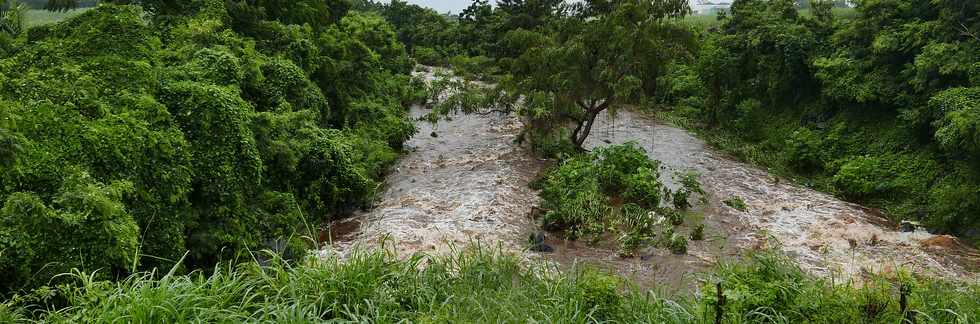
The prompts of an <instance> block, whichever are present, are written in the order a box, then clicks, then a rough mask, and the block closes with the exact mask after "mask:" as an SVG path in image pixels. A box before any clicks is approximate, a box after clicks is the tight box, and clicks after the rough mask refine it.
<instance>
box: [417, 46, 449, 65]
mask: <svg viewBox="0 0 980 324" xmlns="http://www.w3.org/2000/svg"><path fill="white" fill-rule="evenodd" d="M412 52H413V55H412V57H414V58H415V60H416V61H418V62H419V64H422V65H428V66H440V65H443V64H445V63H444V62H445V59H444V58H443V55H442V54H440V53H439V51H437V50H436V49H434V48H431V47H422V46H416V47H415V48H412Z"/></svg>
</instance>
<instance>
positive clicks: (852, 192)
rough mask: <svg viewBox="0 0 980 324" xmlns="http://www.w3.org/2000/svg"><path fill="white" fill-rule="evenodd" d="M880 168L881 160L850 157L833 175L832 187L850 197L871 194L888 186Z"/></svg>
mask: <svg viewBox="0 0 980 324" xmlns="http://www.w3.org/2000/svg"><path fill="white" fill-rule="evenodd" d="M881 168H882V166H881V162H880V161H879V160H878V159H877V158H874V157H870V156H857V157H854V158H851V159H849V160H847V162H845V163H844V164H843V165H842V166H841V167H840V170H838V171H837V174H836V175H834V188H835V189H836V190H837V191H838V192H839V193H840V194H841V195H843V196H845V197H848V198H852V199H861V198H866V197H868V196H871V195H873V194H875V193H878V192H880V191H882V190H885V188H886V187H887V186H888V177H887V176H886V175H885V174H883V173H882V172H881Z"/></svg>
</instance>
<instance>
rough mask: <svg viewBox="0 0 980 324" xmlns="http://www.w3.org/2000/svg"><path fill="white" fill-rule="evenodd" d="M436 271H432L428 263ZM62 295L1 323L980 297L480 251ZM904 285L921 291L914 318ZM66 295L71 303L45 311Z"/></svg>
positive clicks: (877, 283)
mask: <svg viewBox="0 0 980 324" xmlns="http://www.w3.org/2000/svg"><path fill="white" fill-rule="evenodd" d="M423 264H424V266H423ZM70 276H71V277H72V278H74V279H76V280H78V281H79V282H81V284H80V285H79V286H78V287H75V288H72V287H60V288H57V289H51V290H46V291H43V292H38V293H36V294H32V295H25V296H19V297H17V298H14V299H13V300H11V301H8V302H6V303H3V304H0V321H3V322H14V323H16V322H28V321H36V320H43V321H45V322H54V323H75V322H92V321H95V322H99V321H105V320H107V319H125V320H127V321H132V322H142V323H161V322H166V323H171V322H185V321H187V322H194V321H204V322H302V323H306V322H320V321H330V320H342V321H358V322H366V321H367V322H396V321H410V322H467V323H477V322H563V323H586V322H622V323H707V322H713V321H714V320H715V318H716V315H717V309H719V308H717V307H716V305H717V304H718V301H717V295H716V294H715V292H716V287H715V284H714V283H716V282H717V283H720V284H721V286H722V289H723V296H725V302H724V303H723V305H722V306H721V307H720V309H721V311H722V312H721V317H722V319H723V322H724V323H759V322H771V323H807V322H810V323H898V322H901V321H902V319H903V318H908V316H914V317H915V321H916V322H917V323H974V322H976V321H977V320H978V319H980V313H978V311H980V304H978V302H980V288H978V287H977V286H966V287H963V286H954V285H951V284H949V283H944V282H937V281H931V280H917V279H914V278H909V277H906V276H898V277H876V278H874V279H873V280H871V281H869V282H867V283H865V284H863V285H852V284H840V283H837V284H836V285H835V284H833V283H831V282H830V281H826V280H821V279H816V278H814V277H811V276H809V275H807V274H805V273H803V272H802V271H801V270H800V269H799V268H796V267H795V266H793V265H792V263H791V261H789V260H787V259H785V258H782V257H778V256H776V255H774V254H771V253H757V254H755V255H753V256H750V257H749V258H748V259H747V260H746V261H745V262H744V263H741V264H728V265H723V266H720V267H719V268H718V269H717V270H715V271H714V272H712V274H711V275H710V276H707V277H706V278H705V279H707V281H706V283H705V284H704V285H703V286H702V287H701V289H700V293H698V294H695V295H694V297H682V296H674V297H671V298H675V297H676V298H679V299H676V300H671V299H667V298H665V297H663V296H659V295H657V294H654V293H652V292H640V290H639V289H637V288H636V287H635V286H633V285H632V284H631V283H629V282H627V281H624V280H622V279H620V278H618V277H615V276H610V275H606V274H603V273H601V272H597V271H594V270H589V269H581V268H580V269H574V270H571V271H568V272H565V273H556V272H553V271H551V270H548V269H546V268H544V267H540V266H530V267H528V266H524V265H521V263H520V262H519V260H518V258H517V257H515V256H511V255H505V254H500V253H496V252H493V251H489V250H485V249H484V250H481V249H468V250H465V251H462V252H458V253H455V254H452V255H449V256H444V257H429V256H422V255H417V256H415V257H412V258H408V259H396V258H395V257H394V256H393V255H392V254H390V253H385V252H371V253H361V254H357V255H355V256H354V257H352V258H350V259H349V260H347V261H343V262H341V261H339V260H337V259H326V260H323V259H312V260H308V261H307V262H304V263H302V264H298V265H289V264H286V263H282V262H275V263H273V264H271V265H268V266H264V267H263V266H258V265H256V264H244V265H241V266H239V267H237V268H228V267H221V268H218V269H215V271H213V273H212V274H210V275H205V274H202V273H194V274H192V275H189V276H174V275H172V274H167V275H165V276H163V277H162V278H159V279H154V277H156V276H154V275H153V274H137V275H134V276H131V277H129V278H127V279H125V280H122V281H120V282H118V283H109V282H100V281H95V280H92V279H91V277H90V276H89V275H88V274H85V273H73V274H71V275H70ZM900 287H906V289H905V290H906V291H908V292H909V293H908V311H907V313H906V314H903V313H902V311H901V307H900V303H899V302H898V300H899V299H900V297H899V295H900V291H901V290H902V289H900ZM56 297H59V298H64V299H65V300H67V303H68V304H69V305H70V307H68V308H64V309H61V310H51V309H47V308H45V306H44V305H46V304H47V303H49V302H50V301H51V300H52V299H54V298H56Z"/></svg>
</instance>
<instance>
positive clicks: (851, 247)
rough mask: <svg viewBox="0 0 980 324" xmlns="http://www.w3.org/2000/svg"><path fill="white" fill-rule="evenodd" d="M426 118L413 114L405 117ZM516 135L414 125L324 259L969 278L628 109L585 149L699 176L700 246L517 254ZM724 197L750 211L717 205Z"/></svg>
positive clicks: (964, 259) (523, 218)
mask: <svg viewBox="0 0 980 324" xmlns="http://www.w3.org/2000/svg"><path fill="white" fill-rule="evenodd" d="M427 112H428V111H427V110H425V109H423V108H413V109H412V115H413V116H414V117H419V116H422V115H424V114H425V113H427ZM521 127H522V124H521V122H520V120H519V119H517V118H516V117H513V116H505V115H489V116H481V115H456V116H452V118H451V119H450V120H445V121H441V122H439V124H438V125H436V126H433V125H431V124H428V123H425V122H419V133H418V135H416V136H415V137H414V138H412V139H411V140H410V141H409V142H408V143H407V144H406V146H407V147H408V153H407V154H405V155H404V156H403V157H402V158H401V159H400V161H399V162H398V163H397V165H396V166H395V167H394V168H393V170H392V172H391V173H390V174H389V175H388V177H387V181H386V184H385V188H384V189H383V194H382V195H381V196H380V199H379V201H378V204H377V206H376V207H375V208H373V209H372V210H371V211H368V212H364V213H361V214H358V215H356V216H355V217H354V218H352V219H350V220H347V221H344V222H343V223H338V224H337V227H338V228H343V229H344V230H342V231H333V233H335V234H334V236H336V237H334V240H333V241H334V242H333V244H331V245H328V246H327V248H325V249H324V251H323V253H332V252H331V251H336V252H339V253H347V252H349V251H351V250H352V247H354V246H371V245H377V244H379V242H386V244H387V245H388V246H389V247H393V248H394V249H395V250H396V251H397V252H399V253H401V254H409V253H413V252H426V251H430V252H436V253H439V252H444V251H447V250H449V249H451V248H453V247H457V248H461V247H465V246H466V245H468V244H471V243H476V242H479V243H481V244H483V245H484V246H486V245H491V246H495V247H498V246H499V247H500V248H503V249H504V250H507V251H512V252H518V253H523V254H524V255H525V256H526V257H527V258H535V259H546V260H551V261H554V262H555V263H556V264H558V265H559V266H561V267H569V266H572V265H575V264H589V265H593V266H598V267H601V268H605V269H608V270H611V271H615V272H618V273H620V274H623V275H627V276H630V277H632V278H634V279H636V280H637V281H638V282H639V283H640V284H646V283H654V282H657V283H658V284H659V285H663V284H664V283H667V284H668V287H670V285H674V286H676V287H685V286H686V287H689V286H690V284H691V283H693V282H694V279H695V278H696V277H697V276H696V274H698V273H700V272H702V271H704V270H706V269H709V268H710V267H712V266H713V265H714V264H716V263H717V262H719V261H724V260H730V259H734V258H738V257H739V256H741V255H745V253H747V252H749V251H751V250H756V249H764V248H778V249H781V250H782V251H784V252H785V253H787V254H789V255H791V256H793V257H794V258H795V259H796V260H797V261H798V262H799V263H800V265H801V266H802V267H803V268H804V269H807V270H808V271H810V272H812V273H815V274H819V275H825V276H837V277H842V278H859V277H860V276H862V275H863V274H867V273H873V272H874V273H877V272H889V271H895V270H897V269H899V268H905V269H910V270H912V271H913V272H916V273H920V274H927V275H934V276H940V277H945V278H953V279H965V280H976V279H975V278H976V272H977V271H978V269H980V254H978V252H977V251H976V250H975V249H972V248H970V247H968V246H966V245H965V244H962V243H959V242H958V241H957V240H956V239H955V238H952V237H948V236H937V235H932V234H930V233H928V232H926V231H923V230H918V231H915V232H910V233H903V232H900V231H898V229H897V228H896V227H895V226H893V225H892V224H890V223H889V222H888V221H887V220H886V219H885V218H883V217H882V216H881V215H880V214H879V213H876V212H875V211H874V210H870V209H867V208H863V207H861V206H859V205H855V204H851V203H847V202H844V201H841V200H839V199H837V198H835V197H833V196H831V195H828V194H825V193H821V192H817V191H814V190H811V189H807V188H804V187H801V186H798V185H794V184H792V183H790V182H789V181H786V180H781V179H778V178H775V177H773V176H771V175H769V174H768V173H767V172H766V171H764V170H762V169H759V168H757V167H754V166H750V165H747V164H744V163H741V162H737V161H735V160H734V159H732V158H730V157H728V156H726V155H725V154H722V153H719V152H716V151H714V150H712V149H710V148H708V147H706V145H705V144H704V142H703V141H701V140H699V139H698V138H696V137H694V136H693V135H691V134H689V133H688V132H686V131H684V130H681V129H678V128H675V127H672V126H668V125H665V124H663V123H660V122H658V121H656V120H654V119H652V118H649V117H646V116H644V115H642V114H639V113H635V112H632V111H628V110H620V111H618V112H617V113H616V114H604V115H602V116H600V117H599V120H597V122H596V125H595V128H594V129H593V132H592V134H593V135H592V137H590V139H589V141H588V142H587V147H596V146H601V145H609V144H619V143H625V142H629V141H632V142H635V143H637V144H638V145H639V146H641V147H643V148H644V149H645V150H646V151H647V152H648V153H649V154H650V156H651V157H652V158H654V159H657V160H660V161H662V163H663V165H664V166H665V167H666V170H665V171H666V172H663V174H664V181H665V182H666V183H667V184H668V186H673V185H674V184H673V179H672V178H671V174H672V173H673V172H674V171H684V170H693V171H696V172H698V173H700V175H701V176H700V178H701V182H702V185H703V187H704V189H705V190H706V191H707V193H708V196H709V197H708V201H709V203H708V204H707V205H705V206H699V207H697V208H696V211H697V212H698V213H700V214H702V215H703V219H701V220H697V222H703V223H704V224H705V225H706V230H705V233H706V238H707V239H706V240H704V241H691V242H690V243H689V246H688V254H686V255H673V254H670V253H669V252H668V251H666V250H663V249H657V248H649V249H647V250H645V251H642V253H641V254H640V255H639V256H638V257H636V258H631V259H624V258H620V257H619V256H617V253H616V249H615V244H614V243H613V242H611V240H610V241H609V242H605V243H600V244H599V245H597V246H589V245H587V244H585V243H583V242H567V241H563V240H560V239H558V238H556V237H548V242H549V243H550V244H551V245H553V246H555V248H556V251H555V252H554V253H545V254H541V253H535V252H529V251H525V247H526V245H527V237H528V234H530V233H533V232H534V231H536V230H537V229H536V228H535V222H534V221H533V220H531V219H530V217H529V215H530V214H531V211H532V209H533V208H534V207H535V206H536V205H537V203H538V198H537V194H536V193H535V192H534V191H533V190H531V189H530V188H529V183H530V181H532V180H533V179H534V178H535V177H536V176H537V175H538V174H540V172H541V171H542V170H543V169H544V168H545V167H546V165H548V162H547V161H544V160H540V159H537V158H535V157H533V155H532V154H531V153H530V152H529V151H528V150H527V149H526V148H524V147H522V146H520V145H519V144H517V143H515V142H514V139H515V138H516V137H517V135H518V133H519V132H520V129H521ZM732 197H739V198H741V199H742V200H743V201H744V202H745V203H746V205H747V206H748V209H747V210H746V211H744V212H742V211H738V210H735V209H733V208H731V207H728V206H726V205H724V204H723V203H722V201H723V200H725V199H728V198H732ZM352 224H353V225H352ZM681 231H684V229H683V228H682V229H681ZM651 286H652V285H651Z"/></svg>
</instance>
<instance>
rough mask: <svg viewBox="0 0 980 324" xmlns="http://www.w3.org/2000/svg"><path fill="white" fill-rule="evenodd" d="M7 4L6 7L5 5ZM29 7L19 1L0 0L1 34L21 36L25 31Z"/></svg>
mask: <svg viewBox="0 0 980 324" xmlns="http://www.w3.org/2000/svg"><path fill="white" fill-rule="evenodd" d="M5 2H6V6H4V3H5ZM26 13H27V6H25V5H24V4H22V3H20V2H18V1H17V0H10V1H9V2H7V1H3V0H0V33H3V34H8V35H19V34H20V33H21V32H23V31H24V15H25V14H26Z"/></svg>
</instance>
